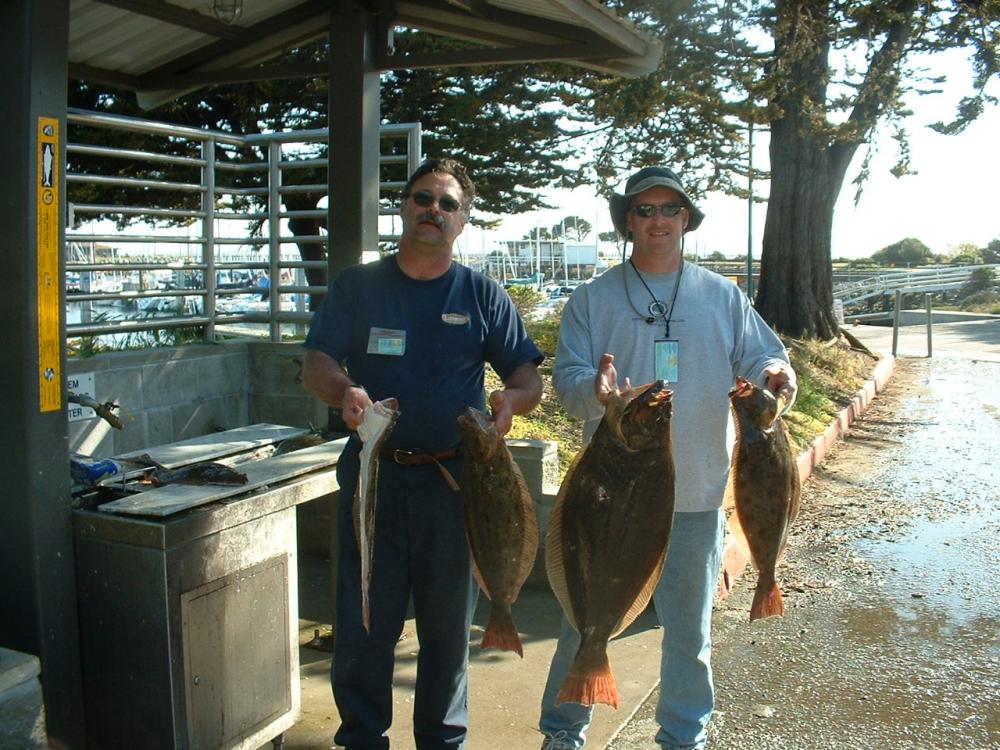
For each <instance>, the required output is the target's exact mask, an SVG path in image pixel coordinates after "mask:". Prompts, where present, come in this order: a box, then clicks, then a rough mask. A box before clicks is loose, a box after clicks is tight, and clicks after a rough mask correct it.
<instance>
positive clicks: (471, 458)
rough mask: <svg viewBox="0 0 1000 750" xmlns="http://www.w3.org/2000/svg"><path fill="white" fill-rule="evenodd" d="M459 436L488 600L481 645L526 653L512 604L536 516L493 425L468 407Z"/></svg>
mask: <svg viewBox="0 0 1000 750" xmlns="http://www.w3.org/2000/svg"><path fill="white" fill-rule="evenodd" d="M458 428H459V432H460V433H461V435H462V453H463V455H464V456H465V462H464V468H463V470H462V496H463V500H464V508H465V530H466V536H467V537H468V540H469V550H470V552H471V554H472V569H473V573H474V574H475V577H476V581H477V582H478V583H479V587H480V588H481V589H482V590H483V592H484V593H485V594H486V596H487V598H489V600H490V603H491V609H490V619H489V623H488V624H487V626H486V631H485V632H484V633H483V640H482V642H481V643H480V646H481V647H482V648H491V647H492V648H498V649H501V650H503V651H514V652H516V653H517V654H519V655H520V656H522V657H523V656H524V650H523V648H522V646H521V638H520V636H519V635H518V632H517V625H516V624H515V623H514V616H513V613H512V612H511V605H512V604H513V603H514V602H515V601H517V597H518V594H520V592H521V587H522V586H523V585H524V582H525V581H526V580H527V578H528V575H529V574H530V573H531V568H532V566H533V565H534V563H535V556H536V555H537V554H538V538H539V532H538V515H537V513H536V512H535V502H534V500H533V499H532V497H531V493H530V492H529V491H528V485H527V483H526V482H525V481H524V476H523V475H522V473H521V469H520V467H518V465H517V464H516V463H515V462H514V458H513V456H511V454H510V450H509V449H508V448H507V444H506V443H505V442H504V439H503V436H501V435H500V433H499V432H498V431H497V427H496V424H495V423H494V422H493V421H492V420H491V419H490V418H488V417H487V416H486V414H484V413H483V412H481V411H479V410H478V409H474V408H472V407H469V408H467V409H466V410H465V413H464V414H462V415H461V416H460V417H459V418H458Z"/></svg>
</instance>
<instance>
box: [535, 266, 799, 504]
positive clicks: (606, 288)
mask: <svg viewBox="0 0 1000 750" xmlns="http://www.w3.org/2000/svg"><path fill="white" fill-rule="evenodd" d="M680 276H681V282H680V287H679V288H678V289H677V296H676V302H675V305H674V310H673V313H672V314H671V315H670V336H669V339H672V340H675V341H676V342H677V346H678V357H677V360H678V365H679V367H678V377H677V380H676V382H671V383H670V384H669V387H670V388H671V390H673V392H674V397H673V404H674V408H673V418H672V423H671V436H672V441H673V455H674V463H675V465H676V469H677V479H676V485H675V495H676V506H675V507H676V510H677V511H678V512H682V513H683V512H697V511H706V510H713V509H717V508H719V507H721V505H722V496H723V493H724V491H725V487H726V480H727V477H728V473H729V465H730V457H731V455H732V448H733V443H734V441H735V431H734V428H733V423H732V416H731V413H730V408H729V389H730V388H731V387H732V386H733V384H734V381H735V379H736V377H737V376H739V375H742V376H743V377H745V378H746V379H747V380H750V381H751V382H753V383H755V384H757V385H759V386H763V384H764V368H765V367H768V366H769V365H772V364H780V365H782V366H783V367H784V368H785V369H786V370H787V371H788V373H789V377H790V378H791V382H792V385H793V386H794V385H795V375H794V373H793V372H792V369H791V367H790V365H789V364H788V353H787V352H786V351H785V347H784V346H783V345H782V343H781V340H780V339H779V338H778V337H777V336H776V335H775V334H774V332H773V331H772V330H771V329H770V327H768V325H767V323H765V322H764V321H763V319H762V318H761V317H760V316H759V315H758V314H757V312H756V311H755V310H754V309H753V307H752V306H751V305H750V301H749V300H748V299H747V297H746V295H744V294H743V293H742V292H741V291H740V290H739V288H738V287H737V286H736V285H735V284H734V283H733V282H732V281H730V280H729V279H727V278H725V277H723V276H720V275H719V274H716V273H714V272H712V271H708V270H706V269H704V268H701V267H700V266H697V265H694V264H692V263H684V266H683V269H682V272H681V274H680ZM677 277H678V274H677V273H669V274H646V273H644V274H642V279H644V280H645V282H646V284H647V285H648V286H649V288H650V290H652V293H653V295H655V298H656V299H658V300H661V301H663V302H664V303H666V305H667V306H669V304H670V300H671V297H672V296H673V293H674V286H675V284H676V282H677ZM626 284H627V287H626ZM626 289H627V293H626ZM629 298H631V302H630V301H629ZM650 302H652V298H651V297H650V292H649V291H647V289H646V287H645V286H643V284H642V281H640V279H639V277H638V276H637V275H636V272H635V270H634V269H633V268H632V266H631V265H630V264H628V263H623V264H621V265H619V266H615V267H614V268H611V269H609V270H608V271H607V272H606V273H604V274H603V275H601V276H599V277H598V278H596V279H594V280H593V281H591V282H588V283H587V284H584V285H582V286H580V287H578V288H577V289H576V291H575V292H573V296H572V297H570V299H569V302H567V303H566V307H565V309H564V310H563V315H562V326H561V328H560V332H559V346H558V348H557V350H556V361H555V368H554V373H553V383H554V385H555V389H556V393H557V394H558V395H559V399H560V401H561V402H562V404H563V407H564V408H565V409H566V411H567V412H569V413H570V414H571V415H573V416H575V417H579V418H581V419H584V420H586V421H585V423H584V427H583V439H584V441H585V442H586V441H589V440H590V438H591V436H592V435H593V434H594V430H596V429H597V425H598V423H599V422H600V420H601V417H602V416H604V407H603V406H602V405H601V404H600V402H598V400H597V396H596V395H595V392H594V382H595V378H596V376H597V365H598V362H599V361H600V358H601V355H602V354H604V353H605V352H607V353H609V354H613V355H615V362H614V365H615V368H616V369H617V371H618V386H619V387H620V388H624V384H625V378H626V377H627V378H629V379H630V381H631V383H632V385H641V384H643V383H648V382H651V381H652V380H654V372H655V370H654V354H653V350H654V342H655V341H657V340H662V339H666V338H668V337H667V336H665V325H664V321H663V320H662V319H659V318H658V319H657V320H656V321H655V322H654V323H652V324H649V323H647V322H646V318H647V317H648V316H649V312H648V311H647V309H648V307H649V304H650Z"/></svg>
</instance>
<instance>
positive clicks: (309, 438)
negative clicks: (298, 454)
mask: <svg viewBox="0 0 1000 750" xmlns="http://www.w3.org/2000/svg"><path fill="white" fill-rule="evenodd" d="M327 440H328V438H327V437H326V436H325V435H323V433H321V432H309V433H307V434H305V435H296V436H295V437H290V438H285V439H284V440H282V441H281V442H280V443H278V444H277V445H276V446H275V447H274V453H273V454H272V455H274V456H283V455H285V454H286V453H294V452H295V451H299V450H302V449H303V448H311V447H312V446H314V445H322V444H323V443H325V442H327Z"/></svg>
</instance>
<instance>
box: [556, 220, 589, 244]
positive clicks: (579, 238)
mask: <svg viewBox="0 0 1000 750" xmlns="http://www.w3.org/2000/svg"><path fill="white" fill-rule="evenodd" d="M592 229H593V227H592V226H591V224H590V222H589V221H587V220H586V219H581V218H580V217H579V216H566V217H563V220H562V221H561V222H559V223H558V224H555V225H553V227H552V236H553V237H555V238H557V239H558V238H560V237H563V236H564V235H565V237H566V239H567V240H573V241H575V242H583V240H584V238H585V237H586V236H587V235H588V234H590V232H591V230H592Z"/></svg>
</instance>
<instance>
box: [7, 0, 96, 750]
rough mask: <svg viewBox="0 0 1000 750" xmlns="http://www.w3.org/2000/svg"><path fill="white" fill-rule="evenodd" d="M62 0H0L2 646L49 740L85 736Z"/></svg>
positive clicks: (77, 742) (62, 743)
mask: <svg viewBox="0 0 1000 750" xmlns="http://www.w3.org/2000/svg"><path fill="white" fill-rule="evenodd" d="M68 36H69V3H66V2H63V1H62V0H23V1H22V2H8V3H0V47H2V49H3V50H4V59H5V60H6V63H5V65H4V73H5V74H4V75H3V76H2V77H0V98H2V100H3V101H5V102H8V103H10V109H9V111H8V115H7V117H6V118H5V119H6V127H5V132H6V133H7V135H6V136H5V137H4V138H3V139H0V164H3V165H4V169H5V173H6V175H7V181H6V189H5V190H4V192H3V197H2V198H0V226H3V228H4V259H5V261H6V265H5V269H4V273H3V274H0V317H2V319H3V321H4V324H5V325H4V328H5V341H6V344H5V347H6V356H4V357H3V358H2V360H0V382H3V384H4V390H5V391H6V392H7V393H8V394H9V395H10V398H8V399H7V402H6V404H5V413H4V418H3V419H2V420H0V445H3V450H2V451H0V476H2V477H3V493H2V495H0V497H2V499H0V509H2V510H0V512H2V514H3V520H2V521H0V569H2V570H3V576H4V583H3V585H2V586H0V612H2V613H3V614H2V616H0V646H8V647H11V648H13V649H15V650H18V651H23V652H26V653H30V654H34V655H36V656H38V657H39V660H40V661H41V668H42V690H43V696H44V701H45V723H46V728H47V730H48V740H49V744H50V745H51V746H52V747H61V748H83V747H84V744H85V733H84V725H85V721H84V708H83V688H82V680H81V668H80V643H79V630H78V626H77V600H76V575H75V568H74V557H73V533H72V507H71V497H70V477H69V456H68V445H69V444H68V427H67V417H66V387H65V370H66V351H65V336H66V320H65V303H66V298H65V283H64V276H65V267H66V263H65V257H64V245H65V239H66V221H65V220H66V170H65V158H66V81H67V60H66V48H67V44H68Z"/></svg>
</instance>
